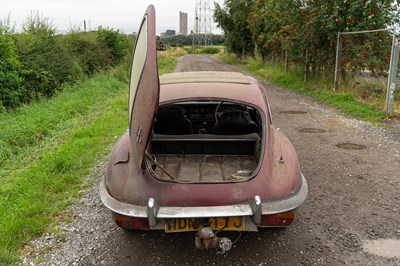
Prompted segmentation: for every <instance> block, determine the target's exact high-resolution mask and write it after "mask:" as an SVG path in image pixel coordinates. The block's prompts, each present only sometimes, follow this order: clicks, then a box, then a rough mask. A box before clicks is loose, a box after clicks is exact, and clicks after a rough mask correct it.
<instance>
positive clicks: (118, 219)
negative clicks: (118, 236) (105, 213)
mask: <svg viewBox="0 0 400 266" xmlns="http://www.w3.org/2000/svg"><path fill="white" fill-rule="evenodd" d="M113 219H114V221H115V223H116V224H117V225H118V226H119V227H121V228H123V229H125V230H133V229H149V227H150V226H149V220H148V219H147V218H135V217H129V216H124V215H120V214H117V213H113Z"/></svg>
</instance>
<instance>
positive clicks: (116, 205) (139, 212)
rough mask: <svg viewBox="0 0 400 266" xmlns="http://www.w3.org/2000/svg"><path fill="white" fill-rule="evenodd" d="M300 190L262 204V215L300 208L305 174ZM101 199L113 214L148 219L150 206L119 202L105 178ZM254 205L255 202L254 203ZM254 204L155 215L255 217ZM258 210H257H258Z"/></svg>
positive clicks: (174, 210) (305, 187)
mask: <svg viewBox="0 0 400 266" xmlns="http://www.w3.org/2000/svg"><path fill="white" fill-rule="evenodd" d="M301 177H302V183H301V187H300V189H299V190H298V191H297V192H296V193H295V194H294V195H292V196H291V197H289V198H285V199H281V200H275V201H264V202H261V207H262V214H263V215H266V214H274V213H280V212H285V211H289V210H293V209H296V208H298V207H299V206H300V205H301V204H302V203H303V202H304V201H305V199H306V197H307V194H308V185H307V181H306V179H305V178H304V176H303V174H302V175H301ZM99 192H100V198H101V201H102V202H103V204H104V205H105V206H106V207H107V208H108V209H110V210H111V211H112V212H115V213H118V214H121V215H125V216H132V217H139V218H150V217H148V210H149V209H150V208H149V206H139V205H133V204H128V203H123V202H120V201H117V200H116V199H114V198H113V197H111V195H110V194H109V193H108V191H107V189H106V187H105V177H103V180H102V182H100V191H99ZM253 203H254V201H253ZM251 205H252V204H251V203H250V204H235V205H228V206H208V207H162V206H158V211H156V208H153V209H152V210H153V211H154V212H153V213H154V214H155V218H157V219H171V218H201V217H227V216H253V215H255V211H254V210H253V208H252V206H251ZM256 209H257V208H256Z"/></svg>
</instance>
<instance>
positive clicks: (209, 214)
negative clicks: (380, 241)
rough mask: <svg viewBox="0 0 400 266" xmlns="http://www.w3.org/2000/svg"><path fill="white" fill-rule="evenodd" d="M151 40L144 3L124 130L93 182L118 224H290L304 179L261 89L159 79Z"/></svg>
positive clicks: (230, 81)
mask: <svg viewBox="0 0 400 266" xmlns="http://www.w3.org/2000/svg"><path fill="white" fill-rule="evenodd" d="M155 41H156V38H155V12H154V8H153V7H152V6H150V7H149V8H148V9H147V11H146V14H145V16H144V18H143V21H142V26H141V29H140V31H139V35H138V37H137V43H136V48H135V53H134V59H133V64H132V74H131V83H130V101H129V130H128V132H126V133H125V134H123V135H122V137H121V138H120V139H119V141H118V142H117V143H116V145H115V147H114V149H113V151H112V153H111V155H110V159H109V164H108V170H107V174H106V176H105V177H104V180H103V181H102V182H101V185H100V195H101V199H102V202H103V203H104V205H105V206H106V207H107V208H109V209H110V210H111V212H112V213H113V217H114V219H115V221H116V223H117V224H118V225H119V226H120V227H122V228H124V229H160V230H165V231H167V232H177V231H189V230H198V229H199V228H200V229H201V228H203V227H204V228H205V227H207V228H208V227H210V228H211V230H239V231H257V230H258V228H259V227H284V226H288V225H290V224H292V223H293V221H294V218H295V213H296V210H297V208H298V207H299V206H300V205H301V204H302V203H303V202H304V200H305V199H306V196H307V193H308V189H307V182H306V180H305V179H304V177H303V175H302V174H301V172H300V165H299V161H298V158H297V155H296V152H295V150H294V148H293V146H292V145H291V143H290V142H289V140H288V139H287V137H286V136H285V135H284V134H283V133H281V132H280V131H279V130H277V129H276V128H275V127H274V126H273V124H272V119H271V113H270V110H269V105H268V101H267V97H266V93H265V89H264V88H263V86H262V85H261V84H260V83H259V82H258V81H257V80H256V79H254V78H252V77H250V76H247V75H244V74H241V73H232V72H181V73H172V74H166V75H163V76H161V77H160V78H159V77H158V73H157V60H156V42H155ZM224 119H225V120H224ZM179 121H180V122H179ZM185 125H186V126H185ZM218 218H221V219H222V220H223V222H221V221H218ZM221 219H220V220H221ZM229 219H232V221H229ZM220 223H221V224H224V225H220ZM229 223H230V224H229ZM235 223H236V224H240V226H239V227H235ZM210 224H211V225H210ZM211 232H212V231H211Z"/></svg>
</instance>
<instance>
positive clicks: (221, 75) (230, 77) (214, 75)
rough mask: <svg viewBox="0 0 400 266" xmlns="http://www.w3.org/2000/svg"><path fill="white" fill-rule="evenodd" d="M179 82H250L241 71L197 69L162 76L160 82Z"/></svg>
mask: <svg viewBox="0 0 400 266" xmlns="http://www.w3.org/2000/svg"><path fill="white" fill-rule="evenodd" d="M177 83H238V84H250V83H251V82H250V80H249V79H248V77H247V76H245V75H244V74H242V73H239V72H220V71H197V72H176V73H170V74H165V75H162V76H161V77H160V84H161V85H165V84H177Z"/></svg>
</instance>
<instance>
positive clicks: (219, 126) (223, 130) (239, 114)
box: [214, 111, 257, 135]
mask: <svg viewBox="0 0 400 266" xmlns="http://www.w3.org/2000/svg"><path fill="white" fill-rule="evenodd" d="M256 132H257V125H256V124H255V123H254V122H253V121H251V118H250V114H249V113H248V112H243V111H232V112H226V113H223V114H222V115H221V117H220V119H219V121H218V122H217V123H215V126H214V134H216V135H243V134H250V133H256Z"/></svg>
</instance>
